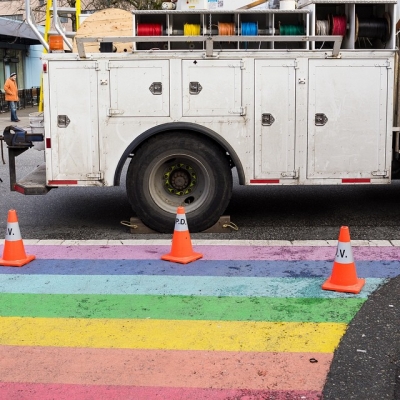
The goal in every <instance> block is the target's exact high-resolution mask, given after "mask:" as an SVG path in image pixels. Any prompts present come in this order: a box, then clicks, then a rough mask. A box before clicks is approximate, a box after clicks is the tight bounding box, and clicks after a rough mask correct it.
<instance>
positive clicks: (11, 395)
mask: <svg viewBox="0 0 400 400" xmlns="http://www.w3.org/2000/svg"><path fill="white" fill-rule="evenodd" d="M0 398H2V399H7V400H54V399H57V400H71V399H73V400H97V399H107V400H121V399H135V400H149V399H163V400H207V399H210V400H227V399H247V400H261V399H263V400H264V399H274V400H298V399H303V398H304V399H307V400H319V399H321V392H316V391H274V390H246V389H243V390H242V389H237V390H235V389H208V388H204V389H203V388H182V387H177V388H172V387H135V386H111V385H57V384H40V383H39V384H36V383H34V384H31V383H28V384H27V383H3V384H2V383H0Z"/></svg>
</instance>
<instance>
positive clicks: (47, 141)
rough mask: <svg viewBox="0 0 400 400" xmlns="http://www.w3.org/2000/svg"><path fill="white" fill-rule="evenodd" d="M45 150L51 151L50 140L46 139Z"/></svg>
mask: <svg viewBox="0 0 400 400" xmlns="http://www.w3.org/2000/svg"><path fill="white" fill-rule="evenodd" d="M46 148H47V149H51V139H50V138H47V139H46Z"/></svg>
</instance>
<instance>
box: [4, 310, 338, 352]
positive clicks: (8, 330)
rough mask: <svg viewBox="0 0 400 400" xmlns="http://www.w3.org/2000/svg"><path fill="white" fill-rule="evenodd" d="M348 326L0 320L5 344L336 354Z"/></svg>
mask: <svg viewBox="0 0 400 400" xmlns="http://www.w3.org/2000/svg"><path fill="white" fill-rule="evenodd" d="M345 329H346V324H342V323H301V322H255V321H248V322H241V321H187V320H183V321H178V320H148V319H133V320H130V319H84V318H26V317H22V318H21V317H2V318H0V345H18V346H58V347H90V348H128V349H171V350H172V349H174V350H216V351H272V352H273V351H278V352H320V353H331V352H333V351H334V349H335V348H336V347H337V345H338V344H339V340H340V338H341V337H342V336H343V334H344V332H345Z"/></svg>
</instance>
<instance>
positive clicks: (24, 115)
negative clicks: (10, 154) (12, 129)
mask: <svg viewBox="0 0 400 400" xmlns="http://www.w3.org/2000/svg"><path fill="white" fill-rule="evenodd" d="M34 112H38V106H33V107H26V108H23V109H21V110H18V111H17V115H18V118H19V119H20V122H12V121H11V115H10V112H9V111H7V112H5V113H0V135H2V134H3V131H4V128H5V127H6V126H9V125H16V126H20V127H21V128H24V127H28V126H29V114H31V113H34Z"/></svg>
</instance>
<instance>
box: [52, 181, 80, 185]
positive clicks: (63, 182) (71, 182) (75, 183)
mask: <svg viewBox="0 0 400 400" xmlns="http://www.w3.org/2000/svg"><path fill="white" fill-rule="evenodd" d="M77 184H78V181H67V180H65V181H63V180H55V181H49V185H50V186H51V185H77Z"/></svg>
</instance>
